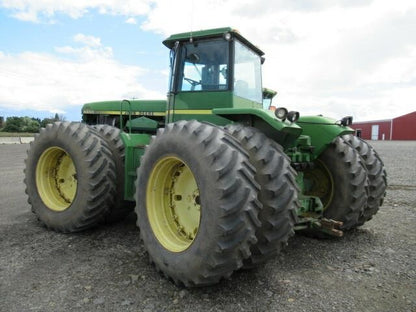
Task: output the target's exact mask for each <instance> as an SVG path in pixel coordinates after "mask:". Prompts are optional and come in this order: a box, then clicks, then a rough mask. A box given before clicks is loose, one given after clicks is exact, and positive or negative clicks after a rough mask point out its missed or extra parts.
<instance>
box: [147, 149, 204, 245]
mask: <svg viewBox="0 0 416 312" xmlns="http://www.w3.org/2000/svg"><path fill="white" fill-rule="evenodd" d="M146 207H147V208H146V209H147V215H148V218H149V222H150V226H151V228H152V230H153V233H154V235H155V236H156V238H157V240H158V241H159V243H160V244H161V245H162V246H163V247H165V248H166V249H167V250H169V251H172V252H181V251H184V250H186V249H187V248H188V247H189V246H191V244H192V242H193V241H194V239H195V237H196V235H197V233H198V229H199V224H200V219H201V205H200V198H199V189H198V186H197V184H196V181H195V178H194V176H193V174H192V171H191V170H190V169H189V167H188V166H187V165H186V164H185V163H184V162H182V161H181V160H180V159H179V158H177V157H173V156H168V157H164V158H162V159H160V160H159V161H157V163H156V164H155V166H154V167H153V170H152V172H151V174H150V178H149V182H148V184H147V189H146Z"/></svg>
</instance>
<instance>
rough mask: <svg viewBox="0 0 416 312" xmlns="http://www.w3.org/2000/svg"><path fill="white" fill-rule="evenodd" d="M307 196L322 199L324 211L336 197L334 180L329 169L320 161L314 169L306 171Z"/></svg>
mask: <svg viewBox="0 0 416 312" xmlns="http://www.w3.org/2000/svg"><path fill="white" fill-rule="evenodd" d="M305 182H306V183H305V186H306V190H305V195H309V196H317V197H319V198H320V199H321V201H322V205H323V206H324V207H323V209H324V211H325V210H326V209H327V208H328V206H329V205H330V203H331V202H332V199H333V197H334V180H333V178H332V175H331V173H330V171H329V169H328V168H327V167H326V166H325V164H324V163H323V162H322V161H320V160H319V159H318V160H317V161H316V166H315V168H313V169H310V170H307V171H305Z"/></svg>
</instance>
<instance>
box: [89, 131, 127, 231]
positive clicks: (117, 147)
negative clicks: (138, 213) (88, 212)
mask: <svg viewBox="0 0 416 312" xmlns="http://www.w3.org/2000/svg"><path fill="white" fill-rule="evenodd" d="M91 128H92V129H93V130H94V131H96V133H97V134H98V135H99V136H100V137H101V138H102V139H104V140H105V141H106V143H107V145H108V147H109V148H110V151H111V154H112V159H113V161H114V165H115V168H116V170H115V171H116V179H115V182H116V193H115V196H114V199H113V200H112V201H113V202H114V204H113V205H112V206H111V207H110V210H109V211H108V213H107V215H106V216H105V222H106V223H113V222H118V221H121V220H123V219H124V218H125V217H126V216H127V215H128V214H129V213H131V212H133V210H134V202H131V201H127V200H124V184H125V181H124V176H125V174H124V160H125V148H124V144H123V141H122V140H121V137H120V133H121V130H120V129H118V128H116V127H112V126H109V125H95V126H91Z"/></svg>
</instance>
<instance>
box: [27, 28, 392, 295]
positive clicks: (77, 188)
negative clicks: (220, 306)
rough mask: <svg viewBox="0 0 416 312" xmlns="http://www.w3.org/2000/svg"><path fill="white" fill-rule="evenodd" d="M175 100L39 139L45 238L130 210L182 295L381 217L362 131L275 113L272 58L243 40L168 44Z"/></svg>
mask: <svg viewBox="0 0 416 312" xmlns="http://www.w3.org/2000/svg"><path fill="white" fill-rule="evenodd" d="M163 43H164V45H165V46H166V47H167V48H169V50H170V70H171V71H170V84H169V90H168V97H167V100H160V101H145V100H122V101H108V102H96V103H88V104H85V105H84V106H83V108H82V122H80V123H77V122H57V123H54V124H50V125H48V126H47V127H46V128H44V129H42V130H41V132H40V134H39V135H37V137H36V138H35V140H34V142H32V144H31V146H30V149H29V151H28V155H27V159H26V169H25V183H26V193H27V195H28V197H29V203H30V205H31V207H32V210H33V212H34V213H35V214H36V216H37V217H38V219H39V220H40V222H42V223H43V224H44V225H45V226H46V227H47V228H49V229H52V230H55V231H58V232H64V233H70V232H77V231H81V230H84V229H87V228H90V227H92V226H95V225H97V224H103V223H105V222H113V221H116V220H120V219H122V218H123V217H124V216H126V215H127V214H128V213H130V212H131V211H132V210H133V209H134V210H135V213H136V214H137V225H138V226H139V228H140V235H141V238H142V240H143V244H144V247H145V248H146V250H147V252H148V253H149V256H150V259H151V261H152V262H153V263H154V265H155V266H156V268H157V269H158V270H159V271H161V272H163V273H164V275H165V276H168V277H169V278H171V279H172V280H173V281H174V282H175V283H178V284H184V285H185V286H190V287H191V286H202V285H210V284H214V283H217V282H218V281H220V280H221V279H222V278H228V277H229V276H230V275H231V274H232V273H233V272H234V271H236V270H238V269H240V268H251V267H255V266H258V265H262V264H263V263H265V262H266V261H267V260H269V259H271V258H273V257H274V256H275V255H276V254H278V253H279V252H280V251H281V249H282V248H283V247H284V246H285V245H286V244H287V243H288V240H289V238H290V237H291V236H292V235H293V234H294V232H295V231H303V232H308V233H310V234H312V235H316V236H321V235H334V236H342V234H343V232H344V231H347V230H350V229H354V228H356V227H358V226H360V225H362V224H364V222H366V221H368V220H370V219H371V218H372V217H373V215H374V214H375V213H376V212H377V211H378V209H379V207H380V206H381V205H382V202H383V199H384V196H385V189H386V172H385V170H384V166H383V162H382V161H381V159H380V157H379V156H378V155H377V153H376V151H375V150H374V149H373V148H372V147H371V146H370V145H369V144H368V143H366V142H365V141H363V140H361V139H359V138H357V137H355V136H353V130H352V129H351V128H349V127H348V125H350V124H351V122H352V118H351V117H345V118H342V119H341V120H335V119H332V118H327V117H323V116H321V115H319V116H300V115H299V113H298V112H295V111H288V110H287V109H285V108H283V107H279V108H276V109H274V110H272V109H269V107H263V105H264V106H268V105H267V103H269V102H270V100H271V99H272V98H273V96H274V95H275V92H273V91H272V90H268V89H263V88H262V83H261V77H262V76H261V67H262V64H263V62H264V58H263V54H264V53H263V52H262V51H261V50H260V49H259V48H257V47H256V46H255V45H253V44H252V43H251V42H250V41H248V40H247V39H246V38H244V37H243V36H242V35H241V34H240V33H239V32H238V31H236V30H234V29H232V28H220V29H211V30H205V31H197V32H192V33H181V34H176V35H172V36H170V37H169V38H167V39H166V40H165V41H164V42H163Z"/></svg>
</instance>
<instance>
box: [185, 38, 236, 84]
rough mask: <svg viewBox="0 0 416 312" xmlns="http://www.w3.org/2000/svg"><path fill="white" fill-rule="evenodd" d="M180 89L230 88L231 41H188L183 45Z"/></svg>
mask: <svg viewBox="0 0 416 312" xmlns="http://www.w3.org/2000/svg"><path fill="white" fill-rule="evenodd" d="M182 60H183V61H182V64H184V65H183V69H182V71H181V72H182V75H181V77H179V85H178V90H179V91H219V90H228V89H229V87H228V81H229V77H228V75H229V73H228V72H229V71H228V63H229V43H228V42H227V41H225V40H223V39H218V40H210V41H205V42H204V41H200V42H195V43H188V44H185V45H184V46H183V47H182Z"/></svg>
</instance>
